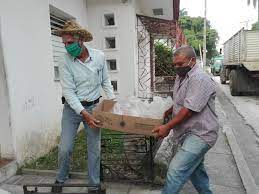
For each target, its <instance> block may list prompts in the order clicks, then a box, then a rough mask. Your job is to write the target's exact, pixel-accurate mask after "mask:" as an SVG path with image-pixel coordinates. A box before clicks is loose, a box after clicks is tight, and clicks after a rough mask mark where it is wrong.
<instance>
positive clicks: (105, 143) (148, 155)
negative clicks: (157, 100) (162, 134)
mask: <svg viewBox="0 0 259 194" xmlns="http://www.w3.org/2000/svg"><path fill="white" fill-rule="evenodd" d="M153 147H154V139H153V138H152V137H146V136H143V135H132V134H123V133H116V132H112V133H109V134H106V135H104V136H103V137H102V177H103V178H104V180H112V181H131V182H141V183H144V182H152V181H153V172H154V171H153V168H154V165H153Z"/></svg>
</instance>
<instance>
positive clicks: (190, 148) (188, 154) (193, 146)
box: [162, 135, 212, 194]
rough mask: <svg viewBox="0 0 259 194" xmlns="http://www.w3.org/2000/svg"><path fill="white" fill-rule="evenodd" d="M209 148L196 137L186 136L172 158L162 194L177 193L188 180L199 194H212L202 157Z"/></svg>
mask: <svg viewBox="0 0 259 194" xmlns="http://www.w3.org/2000/svg"><path fill="white" fill-rule="evenodd" d="M209 149H210V146H209V145H208V144H207V143H205V142H204V141H203V140H202V139H201V138H199V137H198V136H196V135H188V136H187V137H186V138H185V140H184V142H183V144H182V146H181V148H179V150H178V151H177V153H176V155H175V156H174V157H173V159H172V161H171V163H170V165H169V169H168V171H167V177H166V183H165V186H164V188H163V191H162V194H176V193H179V192H180V190H181V189H182V187H183V185H184V184H185V183H186V182H187V181H188V180H189V179H190V180H191V182H192V184H193V186H194V187H195V188H196V190H197V191H198V192H199V193H200V194H212V191H211V190H210V186H209V177H208V175H207V173H206V170H205V168H204V156H205V154H206V153H207V152H208V150H209Z"/></svg>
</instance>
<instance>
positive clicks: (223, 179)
mask: <svg viewBox="0 0 259 194" xmlns="http://www.w3.org/2000/svg"><path fill="white" fill-rule="evenodd" d="M216 105H217V111H218V115H219V118H220V120H223V118H224V113H223V111H222V109H221V107H220V105H219V103H218V101H217V103H216ZM221 125H224V121H223V123H222V121H221ZM205 165H206V168H207V170H208V174H209V176H210V179H211V188H212V190H213V191H214V194H225V193H227V194H243V193H245V191H244V188H243V185H242V182H241V179H240V176H239V172H238V170H237V167H236V164H235V160H234V158H233V156H232V153H231V150H230V148H229V146H228V143H227V140H226V137H225V135H224V134H223V133H222V129H220V132H219V139H218V141H217V143H216V145H215V146H214V147H213V148H212V149H211V150H210V151H209V153H208V154H207V157H206V159H205ZM53 181H54V177H51V176H35V175H17V176H13V177H12V178H10V179H8V180H7V181H5V182H4V183H2V184H1V185H0V186H1V188H2V189H5V190H8V191H10V192H11V193H15V194H22V193H23V190H22V185H23V184H28V183H30V184H32V183H33V184H35V183H53ZM85 182H86V180H83V179H73V180H70V183H85ZM105 184H106V187H107V194H160V193H161V189H154V188H152V187H151V186H137V185H132V184H120V183H105ZM67 191H69V190H67ZM70 191H71V190H70ZM74 191H75V192H80V191H81V192H82V191H83V190H80V189H77V190H74ZM190 193H191V194H193V193H197V192H196V191H195V189H194V188H193V186H192V185H191V183H189V182H188V183H187V184H186V185H185V186H184V188H183V190H182V191H181V194H190Z"/></svg>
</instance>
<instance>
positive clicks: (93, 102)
mask: <svg viewBox="0 0 259 194" xmlns="http://www.w3.org/2000/svg"><path fill="white" fill-rule="evenodd" d="M101 97H102V96H100V97H99V98H97V99H96V100H94V101H90V102H88V101H85V100H84V101H81V104H82V106H92V105H94V104H97V103H98V102H99V101H100V98H101ZM61 100H62V104H65V103H66V102H67V101H66V99H65V97H64V96H62V98H61Z"/></svg>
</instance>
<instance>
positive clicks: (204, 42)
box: [203, 0, 207, 68]
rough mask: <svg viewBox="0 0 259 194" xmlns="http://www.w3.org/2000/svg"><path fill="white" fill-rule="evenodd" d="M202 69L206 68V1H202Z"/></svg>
mask: <svg viewBox="0 0 259 194" xmlns="http://www.w3.org/2000/svg"><path fill="white" fill-rule="evenodd" d="M204 1H205V2H204V3H205V5H204V32H203V68H205V66H206V51H207V48H206V32H207V0H204Z"/></svg>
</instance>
